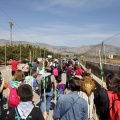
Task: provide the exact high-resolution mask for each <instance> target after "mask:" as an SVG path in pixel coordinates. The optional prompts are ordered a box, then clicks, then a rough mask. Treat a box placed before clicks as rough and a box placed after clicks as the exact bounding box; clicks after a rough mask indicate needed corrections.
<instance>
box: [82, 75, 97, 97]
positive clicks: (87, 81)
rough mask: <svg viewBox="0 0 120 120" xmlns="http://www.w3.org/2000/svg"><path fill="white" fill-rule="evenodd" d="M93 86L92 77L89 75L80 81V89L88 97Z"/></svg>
mask: <svg viewBox="0 0 120 120" xmlns="http://www.w3.org/2000/svg"><path fill="white" fill-rule="evenodd" d="M95 87H96V85H95V82H94V81H93V80H92V77H90V76H86V77H84V81H83V82H82V85H81V89H82V91H83V92H85V93H86V94H87V96H88V97H89V96H90V95H91V93H92V92H93V91H94V89H95Z"/></svg>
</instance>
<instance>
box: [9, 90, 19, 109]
mask: <svg viewBox="0 0 120 120" xmlns="http://www.w3.org/2000/svg"><path fill="white" fill-rule="evenodd" d="M8 101H9V105H10V107H11V108H15V107H17V106H18V104H19V102H20V98H19V96H18V94H17V88H11V89H10V95H9V100H8Z"/></svg>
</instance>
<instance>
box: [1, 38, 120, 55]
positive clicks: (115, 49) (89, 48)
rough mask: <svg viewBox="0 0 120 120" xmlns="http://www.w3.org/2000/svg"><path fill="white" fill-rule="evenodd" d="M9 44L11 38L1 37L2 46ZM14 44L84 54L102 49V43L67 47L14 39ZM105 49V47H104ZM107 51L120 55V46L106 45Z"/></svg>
mask: <svg viewBox="0 0 120 120" xmlns="http://www.w3.org/2000/svg"><path fill="white" fill-rule="evenodd" d="M5 44H7V45H9V40H4V39H0V46H3V45H5ZM12 44H13V45H18V44H23V45H27V44H30V45H33V46H36V47H40V48H46V49H48V50H50V51H53V52H55V53H62V54H82V53H85V52H89V54H95V51H98V50H101V47H102V45H101V44H98V45H92V46H80V47H67V46H52V45H48V44H45V43H30V42H25V41H12ZM103 49H104V48H103ZM105 52H106V53H109V54H113V55H120V47H117V46H113V45H105Z"/></svg>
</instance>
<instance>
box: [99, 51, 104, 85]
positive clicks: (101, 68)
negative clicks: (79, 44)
mask: <svg viewBox="0 0 120 120" xmlns="http://www.w3.org/2000/svg"><path fill="white" fill-rule="evenodd" d="M99 58H100V70H101V76H102V85H101V87H103V74H104V72H103V67H102V60H101V52H100V50H99Z"/></svg>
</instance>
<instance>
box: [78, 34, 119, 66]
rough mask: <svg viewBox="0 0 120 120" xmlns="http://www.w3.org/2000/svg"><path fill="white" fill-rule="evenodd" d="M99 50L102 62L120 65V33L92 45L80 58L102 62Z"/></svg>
mask: <svg viewBox="0 0 120 120" xmlns="http://www.w3.org/2000/svg"><path fill="white" fill-rule="evenodd" d="M99 51H100V55H101V59H102V63H105V64H112V65H117V66H118V65H120V33H118V34H116V35H114V36H112V37H111V38H108V39H107V40H105V41H103V42H102V43H100V44H97V45H94V46H92V47H91V49H89V50H88V51H86V52H85V53H83V54H82V55H81V57H80V59H81V60H82V61H91V62H100V55H99Z"/></svg>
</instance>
